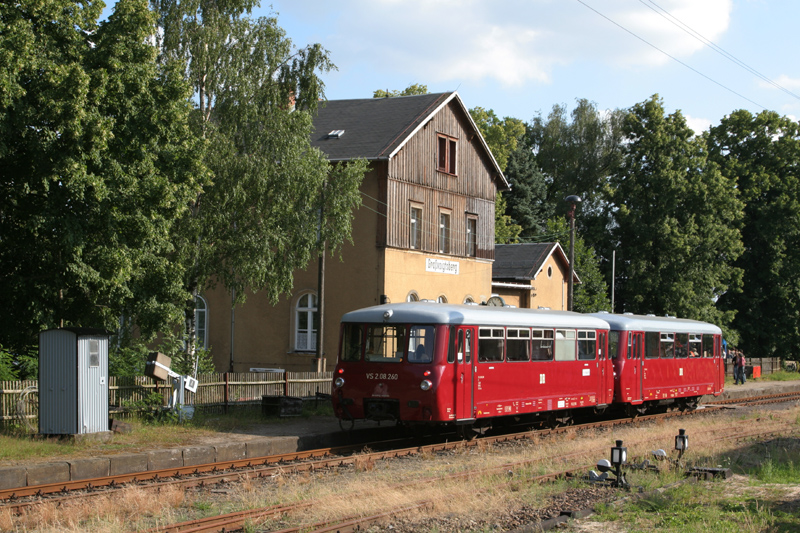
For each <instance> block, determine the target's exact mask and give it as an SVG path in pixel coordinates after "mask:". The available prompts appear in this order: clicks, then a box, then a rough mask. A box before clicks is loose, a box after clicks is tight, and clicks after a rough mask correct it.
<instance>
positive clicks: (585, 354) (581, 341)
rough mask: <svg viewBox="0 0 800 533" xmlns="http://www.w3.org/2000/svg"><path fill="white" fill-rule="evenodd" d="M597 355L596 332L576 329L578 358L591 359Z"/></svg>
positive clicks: (581, 359)
mask: <svg viewBox="0 0 800 533" xmlns="http://www.w3.org/2000/svg"><path fill="white" fill-rule="evenodd" d="M596 357H597V332H596V331H578V360H580V361H593V360H594V359H595V358H596Z"/></svg>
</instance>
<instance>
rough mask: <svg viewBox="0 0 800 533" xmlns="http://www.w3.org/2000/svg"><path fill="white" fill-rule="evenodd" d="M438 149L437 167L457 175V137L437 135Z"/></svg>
mask: <svg viewBox="0 0 800 533" xmlns="http://www.w3.org/2000/svg"><path fill="white" fill-rule="evenodd" d="M436 138H437V141H438V149H437V154H436V169H437V170H438V171H439V172H446V173H447V174H452V175H453V176H455V175H456V142H457V141H456V139H455V138H453V137H448V136H447V135H441V134H440V135H437V137H436Z"/></svg>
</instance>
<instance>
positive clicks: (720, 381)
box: [713, 335, 725, 394]
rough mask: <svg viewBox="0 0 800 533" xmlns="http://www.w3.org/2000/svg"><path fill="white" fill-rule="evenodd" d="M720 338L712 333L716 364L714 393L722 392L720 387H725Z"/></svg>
mask: <svg viewBox="0 0 800 533" xmlns="http://www.w3.org/2000/svg"><path fill="white" fill-rule="evenodd" d="M721 340H722V338H721V337H719V336H717V335H714V355H713V357H714V362H715V363H716V365H717V376H716V378H715V379H714V393H715V394H717V393H720V392H722V389H724V388H725V358H724V357H722V349H721V348H722V346H721V342H720V341H721Z"/></svg>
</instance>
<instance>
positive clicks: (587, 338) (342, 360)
mask: <svg viewBox="0 0 800 533" xmlns="http://www.w3.org/2000/svg"><path fill="white" fill-rule="evenodd" d="M608 330H609V325H608V323H607V322H605V321H604V320H603V319H601V318H597V317H594V316H589V315H582V314H579V313H571V312H565V311H549V310H534V309H516V308H506V307H491V306H477V305H451V304H439V303H432V302H414V303H400V304H386V305H379V306H374V307H369V308H365V309H360V310H356V311H352V312H350V313H347V314H345V315H344V316H343V317H342V324H341V330H340V343H339V358H338V362H337V365H336V368H335V370H334V384H333V385H334V386H333V405H334V411H335V413H336V415H337V416H338V417H339V418H340V420H342V421H343V422H347V421H354V420H361V419H366V420H393V421H396V422H398V423H403V424H407V425H454V426H459V427H462V428H464V427H470V428H475V429H481V428H485V427H488V426H491V425H492V423H493V422H495V421H498V420H500V419H503V418H504V417H511V418H514V419H517V418H521V417H527V418H530V419H532V420H538V421H542V422H547V423H556V422H559V421H560V422H564V423H566V422H568V421H569V419H570V417H571V416H572V413H573V411H574V410H576V409H581V408H588V409H596V410H602V409H605V408H606V407H608V406H609V405H610V404H611V402H612V400H613V395H614V372H613V368H612V362H611V360H610V359H609V357H607V353H608V350H607V344H608Z"/></svg>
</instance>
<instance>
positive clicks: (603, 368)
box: [597, 331, 614, 405]
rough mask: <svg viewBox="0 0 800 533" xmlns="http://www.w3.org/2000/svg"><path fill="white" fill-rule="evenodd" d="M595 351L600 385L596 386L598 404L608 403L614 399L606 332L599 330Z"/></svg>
mask: <svg viewBox="0 0 800 533" xmlns="http://www.w3.org/2000/svg"><path fill="white" fill-rule="evenodd" d="M597 351H598V353H599V357H598V359H599V361H598V363H599V365H600V371H599V372H598V375H599V376H600V387H599V388H598V393H599V396H598V398H597V403H598V404H601V405H602V404H609V403H611V402H612V401H613V399H614V367H613V366H612V364H611V363H612V362H611V357H609V353H608V332H607V331H600V332H598V334H597Z"/></svg>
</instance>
